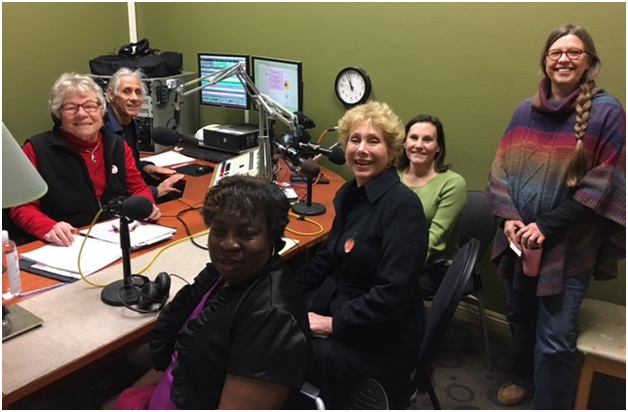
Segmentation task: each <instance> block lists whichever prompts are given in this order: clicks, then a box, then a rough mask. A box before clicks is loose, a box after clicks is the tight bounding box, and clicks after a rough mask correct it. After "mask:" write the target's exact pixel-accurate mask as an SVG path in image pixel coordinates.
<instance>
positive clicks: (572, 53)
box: [545, 49, 586, 61]
mask: <svg viewBox="0 0 628 412" xmlns="http://www.w3.org/2000/svg"><path fill="white" fill-rule="evenodd" d="M584 53H586V52H585V51H583V50H580V49H569V50H567V51H562V50H550V51H548V52H547V53H545V55H546V56H547V58H548V59H550V60H553V61H557V60H559V59H560V58H561V56H562V55H563V54H564V55H565V56H567V58H568V59H569V60H578V59H579V58H580V56H582V55H583V54H584Z"/></svg>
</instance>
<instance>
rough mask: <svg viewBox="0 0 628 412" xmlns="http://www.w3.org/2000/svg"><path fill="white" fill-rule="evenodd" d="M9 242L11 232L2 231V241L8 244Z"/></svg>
mask: <svg viewBox="0 0 628 412" xmlns="http://www.w3.org/2000/svg"><path fill="white" fill-rule="evenodd" d="M7 240H9V232H8V231H6V230H3V231H2V241H3V242H6V241H7Z"/></svg>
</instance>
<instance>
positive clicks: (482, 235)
mask: <svg viewBox="0 0 628 412" xmlns="http://www.w3.org/2000/svg"><path fill="white" fill-rule="evenodd" d="M496 230H497V221H496V220H495V217H494V216H493V213H492V212H491V210H490V209H489V207H488V205H487V204H486V200H484V192H481V191H478V190H470V191H468V192H467V203H466V204H465V206H464V209H462V214H461V215H460V220H459V222H458V242H459V244H460V246H463V245H464V244H466V243H467V242H468V241H469V240H470V239H477V240H478V241H479V242H480V248H479V251H478V261H479V260H480V259H481V258H482V256H483V255H484V252H485V251H486V249H487V248H488V246H489V245H490V244H491V241H492V240H493V238H494V237H495V231H496ZM481 289H482V277H481V274H480V267H479V263H478V264H476V267H475V269H474V271H473V276H472V278H471V279H469V281H468V283H467V286H466V287H465V289H464V293H465V295H466V294H469V293H471V292H473V291H474V290H481Z"/></svg>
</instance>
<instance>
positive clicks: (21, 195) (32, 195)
mask: <svg viewBox="0 0 628 412" xmlns="http://www.w3.org/2000/svg"><path fill="white" fill-rule="evenodd" d="M47 191H48V185H47V184H46V182H45V181H44V179H43V178H42V177H41V175H40V174H39V172H37V169H35V167H34V166H33V164H32V163H31V161H30V160H28V158H27V157H26V155H25V154H24V152H23V151H22V148H21V147H20V145H19V144H18V143H17V141H16V140H15V139H14V138H13V135H12V134H11V132H9V129H7V127H6V126H5V125H4V123H2V208H3V209H5V208H9V207H13V206H19V205H23V204H25V203H29V202H32V201H33V200H36V199H39V198H40V197H42V196H43V195H45V194H46V192H47ZM39 324H41V319H39V318H38V317H37V316H35V315H33V314H32V313H30V312H29V311H27V310H26V309H24V308H22V307H21V306H19V305H13V306H12V307H11V310H10V311H9V310H8V309H7V308H6V307H5V306H4V303H3V304H2V340H3V341H4V340H5V339H9V338H11V337H13V336H16V335H18V334H20V333H22V332H25V331H27V330H29V329H31V328H33V327H35V326H37V325H39Z"/></svg>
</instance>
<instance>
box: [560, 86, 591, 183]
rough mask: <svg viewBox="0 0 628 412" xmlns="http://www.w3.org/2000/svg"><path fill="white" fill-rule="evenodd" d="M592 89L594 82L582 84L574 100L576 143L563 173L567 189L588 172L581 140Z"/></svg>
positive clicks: (586, 159) (586, 121) (587, 119)
mask: <svg viewBox="0 0 628 412" xmlns="http://www.w3.org/2000/svg"><path fill="white" fill-rule="evenodd" d="M594 88H595V81H593V80H589V81H587V82H584V83H582V84H581V85H580V94H579V95H578V98H577V99H576V125H575V126H574V131H575V133H576V139H577V140H578V141H577V143H576V148H575V150H574V155H573V157H572V158H571V161H570V162H569V165H568V166H567V171H566V173H565V176H566V178H567V187H576V185H577V184H578V182H579V181H580V179H582V176H584V175H585V174H586V173H587V172H588V171H589V159H588V158H587V155H586V152H585V151H584V142H583V139H584V135H585V133H586V131H587V126H588V122H589V114H590V113H591V100H592V99H593V89H594Z"/></svg>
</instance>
